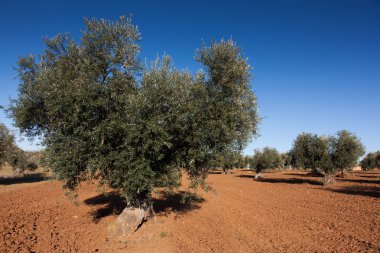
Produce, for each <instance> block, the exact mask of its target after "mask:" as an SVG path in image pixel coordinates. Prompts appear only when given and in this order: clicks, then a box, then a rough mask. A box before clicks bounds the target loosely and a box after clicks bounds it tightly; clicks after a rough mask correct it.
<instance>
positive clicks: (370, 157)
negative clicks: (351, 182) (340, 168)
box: [360, 151, 380, 170]
mask: <svg viewBox="0 0 380 253" xmlns="http://www.w3.org/2000/svg"><path fill="white" fill-rule="evenodd" d="M360 167H362V169H364V170H372V169H375V168H377V169H380V151H376V152H373V153H368V154H367V155H366V156H365V157H364V158H363V160H362V161H361V162H360Z"/></svg>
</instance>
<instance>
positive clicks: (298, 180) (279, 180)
mask: <svg viewBox="0 0 380 253" xmlns="http://www.w3.org/2000/svg"><path fill="white" fill-rule="evenodd" d="M237 177H241V178H251V179H254V178H255V175H244V174H243V175H237ZM258 182H265V183H274V184H277V183H282V184H312V185H323V183H322V182H320V181H316V180H310V179H304V178H269V177H263V178H260V180H258Z"/></svg>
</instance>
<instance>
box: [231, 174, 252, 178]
mask: <svg viewBox="0 0 380 253" xmlns="http://www.w3.org/2000/svg"><path fill="white" fill-rule="evenodd" d="M235 177H242V178H251V179H254V178H255V175H254V174H253V175H246V174H241V175H236V176H235Z"/></svg>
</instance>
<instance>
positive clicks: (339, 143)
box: [332, 130, 365, 172]
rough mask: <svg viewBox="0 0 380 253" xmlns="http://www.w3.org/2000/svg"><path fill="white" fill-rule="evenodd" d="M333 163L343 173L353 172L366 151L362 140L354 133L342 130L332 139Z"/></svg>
mask: <svg viewBox="0 0 380 253" xmlns="http://www.w3.org/2000/svg"><path fill="white" fill-rule="evenodd" d="M332 150H333V152H332V161H333V163H334V165H335V167H336V168H337V169H338V170H340V171H342V172H343V170H351V169H352V168H353V167H354V166H355V165H357V161H358V159H359V157H360V156H362V155H364V152H365V149H364V146H363V144H362V143H361V141H360V139H359V138H358V137H357V136H356V135H354V134H353V133H351V132H349V131H347V130H342V131H339V132H338V133H337V136H336V137H335V138H333V139H332Z"/></svg>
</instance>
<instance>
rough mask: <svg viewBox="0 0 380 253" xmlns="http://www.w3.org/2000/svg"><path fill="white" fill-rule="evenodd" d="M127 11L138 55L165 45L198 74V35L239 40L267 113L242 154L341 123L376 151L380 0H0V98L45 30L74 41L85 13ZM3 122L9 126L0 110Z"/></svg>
mask: <svg viewBox="0 0 380 253" xmlns="http://www.w3.org/2000/svg"><path fill="white" fill-rule="evenodd" d="M130 14H132V16H133V21H134V23H135V24H137V25H138V26H139V29H140V32H141V33H142V38H143V39H142V41H141V46H142V53H141V55H140V56H141V58H142V59H145V58H146V59H148V60H149V59H153V58H155V57H156V56H157V55H162V54H164V53H167V54H169V55H171V56H172V57H173V59H174V63H175V66H176V67H178V68H181V69H184V68H188V69H189V70H191V71H193V72H195V71H197V69H199V68H200V66H199V64H198V63H196V62H195V61H194V49H196V48H198V47H200V46H201V43H202V41H205V42H206V43H209V42H210V41H211V40H212V39H215V40H219V39H221V38H227V39H228V38H231V37H232V38H233V39H234V40H235V41H236V42H237V43H238V44H239V45H240V46H241V47H242V49H243V53H244V55H245V56H246V57H248V58H249V63H250V64H251V65H252V66H253V68H254V69H253V70H252V73H253V75H254V79H253V81H252V87H253V90H254V91H255V93H256V95H257V97H258V102H259V107H260V115H261V117H263V120H262V123H261V125H260V135H261V136H260V137H258V138H257V139H255V140H254V141H253V142H252V143H251V144H250V145H249V146H248V147H247V148H246V150H245V153H246V154H252V153H253V150H254V149H255V148H262V147H264V146H271V147H275V148H277V149H278V150H279V151H282V152H284V151H287V150H289V149H290V148H291V146H292V141H293V140H294V138H295V137H296V136H297V135H298V134H299V133H301V132H312V133H317V134H334V133H336V132H337V131H338V130H341V129H348V130H350V131H352V132H354V133H356V134H357V135H358V136H359V137H360V138H361V140H362V141H363V143H364V145H365V146H366V147H367V151H375V150H380V132H379V126H380V117H379V111H380V110H379V109H380V103H379V97H380V1H378V0H377V1H376V0H355V1H353V0H341V1H338V0H307V1H306V0H288V1H287V0H282V1H280V0H277V1H275V0H261V1H239V0H235V1H178V0H177V1H166V0H160V1H154V0H146V1H141V0H140V1H138V0H108V1H97V0H93V1H78V0H77V1H71V0H70V1H68V0H67V1H39V0H34V1H10V0H2V1H1V2H0V32H1V33H0V34H1V35H0V36H1V39H0V104H2V105H7V104H9V97H15V96H16V94H17V92H16V90H17V84H18V81H17V79H15V76H16V73H15V71H14V69H13V67H14V66H15V63H16V61H17V58H18V57H19V56H24V55H27V54H37V53H39V52H41V51H42V50H43V43H42V39H43V38H44V37H46V36H47V37H52V36H54V35H55V34H57V33H60V32H69V33H70V34H71V35H72V36H73V37H74V38H76V39H79V38H80V29H83V27H84V26H83V17H85V16H86V17H98V18H106V19H117V18H118V17H119V16H121V15H127V16H128V15H130ZM0 122H4V123H5V124H6V125H7V126H8V127H12V121H11V119H8V118H6V117H5V115H4V113H2V112H1V113H0ZM12 129H14V128H13V127H12ZM18 144H19V146H21V147H22V148H23V149H26V150H35V149H39V148H40V147H38V146H36V142H34V143H33V142H32V143H31V142H29V141H28V140H23V141H19V142H18Z"/></svg>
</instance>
